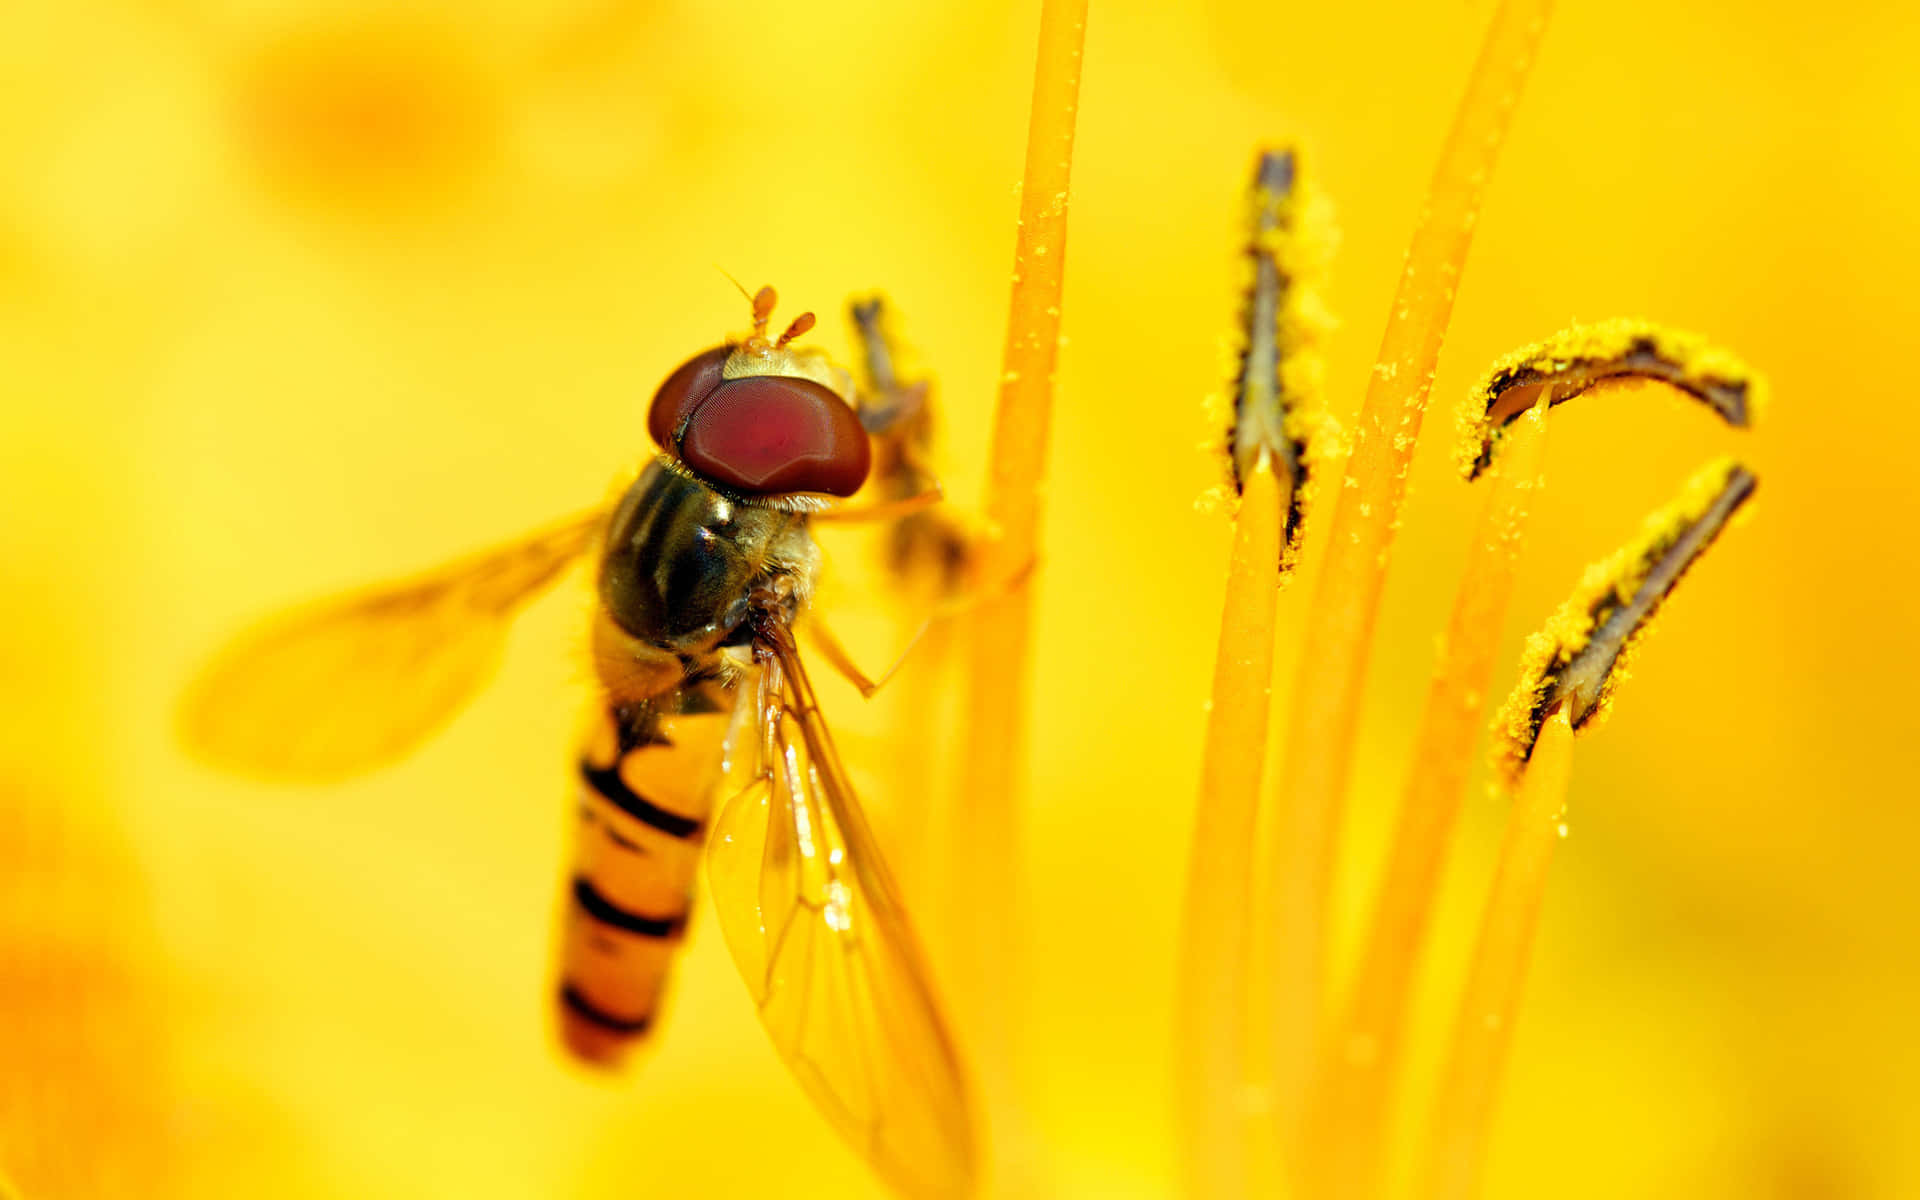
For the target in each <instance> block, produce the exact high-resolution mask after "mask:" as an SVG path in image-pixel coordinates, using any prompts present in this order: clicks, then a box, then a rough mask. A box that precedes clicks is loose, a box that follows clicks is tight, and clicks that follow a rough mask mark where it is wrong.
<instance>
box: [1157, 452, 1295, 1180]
mask: <svg viewBox="0 0 1920 1200" xmlns="http://www.w3.org/2000/svg"><path fill="white" fill-rule="evenodd" d="M1285 503H1286V501H1285V499H1284V498H1283V497H1282V495H1281V491H1280V481H1279V479H1278V478H1277V477H1276V476H1275V475H1274V473H1273V466H1272V461H1271V460H1270V459H1269V458H1268V457H1267V456H1266V455H1264V454H1263V455H1261V457H1260V459H1259V461H1258V463H1257V464H1256V465H1255V467H1254V469H1253V470H1252V471H1251V472H1249V473H1248V475H1247V478H1246V480H1245V481H1244V484H1243V491H1242V494H1241V499H1240V515H1239V518H1238V520H1237V521H1236V523H1235V525H1234V535H1233V557H1232V559H1231V560H1230V562H1229V565H1228V568H1227V598H1226V606H1225V609H1224V611H1223V612H1222V614H1221V617H1220V647H1219V650H1218V651H1217V652H1216V654H1215V657H1214V662H1213V700H1212V704H1211V707H1210V708H1209V710H1208V712H1207V737H1206V748H1205V751H1204V754H1203V757H1202V760H1201V762H1202V766H1201V773H1200V804H1199V808H1198V810H1197V812H1196V813H1195V816H1194V827H1193V849H1192V853H1191V855H1190V857H1189V858H1188V861H1187V897H1186V908H1185V912H1184V919H1183V920H1182V923H1181V924H1182V930H1181V938H1180V942H1181V948H1182V951H1181V952H1182V958H1181V963H1180V973H1179V989H1180V990H1179V999H1178V1002H1177V1007H1176V1009H1175V1017H1176V1021H1177V1026H1176V1031H1175V1042H1176V1044H1175V1055H1174V1058H1175V1062H1176V1064H1177V1066H1176V1071H1177V1078H1176V1081H1175V1083H1176V1086H1177V1088H1178V1104H1179V1122H1180V1130H1181V1136H1182V1138H1183V1142H1184V1145H1183V1152H1184V1155H1185V1166H1186V1178H1187V1194H1188V1195H1190V1196H1195V1197H1207V1198H1208V1200H1235V1198H1237V1197H1240V1196H1244V1195H1246V1194H1247V1139H1246V1128H1245V1116H1246V1109H1245V1105H1244V1104H1243V1103H1242V1097H1243V1096H1244V1094H1245V1091H1246V1065H1247V1064H1246V1044H1245V1043H1246V1017H1247V1012H1246V999H1247V989H1248V978H1247V975H1248V972H1247V960H1248V949H1249V939H1250V936H1251V930H1250V926H1249V918H1250V916H1251V915H1252V911H1253V903H1252V902H1253V869H1254V858H1253V846H1254V830H1255V826H1256V824H1257V820H1258V813H1259V796H1260V770H1261V767H1262V765H1263V763H1264V761H1265V758H1266V744H1267V708H1268V703H1269V699H1270V697H1269V695H1268V692H1269V689H1270V687H1271V684H1272V680H1273V614H1274V603H1275V600H1276V598H1277V597H1278V591H1279V577H1278V567H1279V562H1280V539H1281V526H1282V524H1283V516H1282V513H1283V509H1284V506H1285Z"/></svg>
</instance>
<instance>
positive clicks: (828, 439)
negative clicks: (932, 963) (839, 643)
mask: <svg viewBox="0 0 1920 1200" xmlns="http://www.w3.org/2000/svg"><path fill="white" fill-rule="evenodd" d="M752 303H753V332H752V333H751V334H750V335H749V336H747V337H745V338H741V339H738V340H730V341H728V342H726V343H723V344H722V345H719V346H715V347H713V348H712V349H709V350H705V351H703V352H701V353H699V354H696V355H694V356H693V357H692V358H690V359H688V360H687V361H686V362H685V363H683V364H681V365H680V366H679V367H678V368H677V369H675V370H674V371H673V373H672V374H670V375H669V376H668V377H667V379H666V381H665V382H664V383H662V384H661V385H660V388H659V390H658V391H657V393H656V394H655V395H654V398H653V402H652V406H651V408H650V410H649V413H648V420H647V425H648V430H649V432H650V433H651V434H652V437H653V440H654V442H655V444H656V445H657V446H658V447H659V452H658V453H657V454H656V455H655V456H654V457H653V458H652V459H651V461H649V462H648V463H647V464H646V466H645V467H644V469H643V470H642V471H641V473H640V475H639V477H638V478H637V479H636V480H635V481H634V482H633V483H632V485H631V486H630V487H628V488H627V489H626V491H625V493H624V494H623V495H621V496H620V497H619V498H618V500H617V501H616V502H615V503H613V504H612V505H610V506H608V507H605V508H603V509H599V510H595V511H593V512H590V513H586V514H583V515H581V516H579V517H576V518H574V519H572V520H569V521H566V522H564V523H562V524H560V525H558V526H555V527H553V528H550V529H547V530H544V531H542V532H539V533H536V534H534V535H532V536H529V537H525V538H522V539H520V540H518V541H515V542H512V543H509V544H507V545H505V546H502V547H499V548H497V549H495V550H492V551H490V552H488V553H484V554H480V555H477V556H474V557H471V558H467V559H464V560H461V561H458V562H455V563H452V564H450V565H448V566H445V567H441V568H439V569H437V570H434V571H430V572H428V573H426V574H424V575H421V576H418V577H415V578H412V579H408V580H404V581H400V582H396V583H392V584H388V585H385V586H379V587H375V588H372V589H370V590H368V591H365V592H362V593H359V594H356V595H353V596H350V597H347V598H344V599H339V600H335V601H332V602H325V603H322V604H320V605H318V606H315V607H313V608H311V609H308V610H305V611H302V612H297V613H294V614H292V615H290V616H288V617H285V618H282V619H280V620H279V621H276V622H273V623H271V624H269V625H268V626H266V627H265V628H264V629H263V630H261V631H260V632H258V633H255V634H253V635H251V636H248V637H245V638H242V639H241V640H239V641H238V642H236V643H235V644H234V645H233V646H231V647H230V648H229V649H227V650H226V651H225V652H223V653H222V654H221V656H220V657H219V658H218V659H217V660H216V661H215V662H214V664H213V665H212V666H211V667H210V668H209V670H208V671H207V673H206V674H205V675H204V676H203V677H202V678H201V679H200V680H199V682H198V683H197V684H196V686H195V687H194V689H193V691H192V692H191V694H190V695H189V697H188V700H187V703H186V705H185V707H184V709H183V713H184V720H183V727H184V732H185V736H186V739H187V741H188V743H189V744H190V745H191V746H192V747H194V748H195V749H196V750H198V751H200V752H201V753H202V754H204V755H205V756H207V757H209V758H211V759H213V760H214V761H216V762H218V763H220V764H222V765H226V766H229V767H236V768H239V769H242V770H247V771H251V772H253V773H258V774H268V775H272V776H278V777H281V778H287V777H293V778H303V779H325V778H337V777H340V776H343V775H347V774H351V773H354V772H357V771H360V770H364V769H366V768H369V767H372V766H375V765H378V764H381V763H383V762H386V761H390V760H392V759H394V758H396V757H398V756H400V755H401V754H403V753H405V752H406V751H407V750H409V749H411V748H412V747H414V746H415V745H417V744H418V743H419V742H420V741H421V740H422V739H424V738H425V737H426V736H427V735H428V734H429V733H431V732H433V731H434V730H435V729H436V728H438V727H439V725H440V724H442V723H443V722H444V721H445V720H446V719H448V718H449V717H450V716H451V715H452V713H453V712H454V711H455V709H457V707H458V706H459V705H460V704H461V703H462V702H463V701H465V700H466V699H467V698H468V697H469V696H471V695H472V694H473V692H474V691H476V690H477V689H478V687H479V686H480V685H481V683H482V682H484V680H485V678H486V676H487V674H488V671H489V668H490V667H491V666H492V664H493V661H494V659H495V658H496V657H497V655H498V652H499V649H500V646H501V644H502V641H503V639H504V636H505V632H506V627H507V624H508V622H509V621H510V619H511V618H512V617H513V616H514V615H515V614H516V613H517V611H518V610H520V609H521V608H522V607H523V606H524V605H525V604H526V603H527V602H528V601H529V600H530V599H532V598H533V597H534V596H535V595H536V594H538V593H539V592H540V591H541V590H542V589H543V588H545V587H546V586H547V585H548V584H550V583H552V582H553V581H554V580H555V579H556V578H557V577H558V576H559V575H560V574H561V572H562V571H563V569H564V568H565V567H566V566H567V565H568V564H569V563H571V562H572V561H574V560H575V559H577V558H579V557H581V556H584V555H593V556H595V558H596V560H597V574H596V581H597V603H596V605H595V611H594V615H593V619H592V626H591V629H590V631H589V642H590V646H591V653H592V659H593V664H594V671H595V674H596V676H597V677H598V682H599V690H600V693H601V696H600V703H599V704H598V706H597V709H596V712H597V720H596V721H595V723H594V727H593V729H592V732H591V733H590V734H589V736H588V737H587V739H586V741H585V744H584V745H583V747H582V748H581V752H580V757H579V771H578V780H577V782H576V787H577V789H578V792H577V794H578V809H577V813H578V817H577V825H576V829H575V837H574V851H573V860H572V863H571V865H570V869H569V871H568V874H567V877H566V886H565V895H564V899H563V905H564V909H565V918H564V921H563V928H562V931H561V934H560V950H559V955H558V958H559V964H560V966H559V980H558V985H557V987H556V995H557V1001H558V1020H559V1029H560V1036H561V1040H562V1042H563V1043H564V1044H565V1046H566V1047H567V1049H568V1050H569V1051H570V1052H571V1053H572V1054H573V1055H574V1056H575V1057H577V1058H579V1059H581V1060H584V1061H585V1062H587V1063H590V1064H597V1065H607V1066H611V1065H616V1064H618V1063H619V1062H620V1060H621V1059H622V1058H623V1056H624V1055H625V1054H626V1053H627V1052H628V1051H629V1050H630V1049H631V1048H632V1047H633V1046H634V1045H635V1044H636V1043H638V1042H639V1041H640V1040H641V1039H642V1038H644V1037H645V1035H646V1034H647V1032H648V1031H649V1029H650V1027H651V1026H652V1024H653V1021H654V1018H655V1015H656V1013H657V1011H658V1010H659V1007H660V1002H661V995H662V989H663V985H664V984H665V981H666V978H667V974H668V972H669V969H670V967H671V965H672V961H673V957H674V954H675V952H676V950H677V948H678V946H679V943H680V940H681V938H682V935H683V933H684V930H685V926H686V922H687V918H688V914H689V910H690V906H691V902H692V891H693V881H694V876H695V873H696V868H697V866H698V860H699V857H700V854H699V847H700V845H701V843H702V842H704V843H705V846H706V865H707V874H708V879H709V886H710V888H711V890H712V893H713V898H714V907H715V909H716V911H717V913H718V917H719V921H720V925H721V928H722V931H723V932H724V934H725V937H726V941H727V944H728V947H729V949H730V950H731V952H732V955H733V958H734V961H735V963H736V965H737V966H738V967H739V969H740V972H741V974H742V976H743V977H744V979H745V981H746V984H747V988H748V990H749V992H751V993H752V996H753V999H754V1002H755V1004H756V1006H757V1007H758V1010H759V1014H760V1019H761V1021H762V1023H763V1024H764V1025H765V1027H766V1030H767V1033H768V1034H769V1035H770V1037H771V1038H772V1041H773V1044H774V1046H775V1048H776V1049H777V1050H778V1051H779V1053H780V1055H781V1056H782V1057H783V1058H784V1059H785V1061H786V1063H787V1065H788V1067H789V1068H790V1069H791V1070H792V1071H793V1073H794V1075H795V1076H796V1077H797V1078H798V1079H799V1081H800V1083H801V1084H802V1086H803V1087H804V1088H805V1089H806V1091H807V1092H808V1093H809V1094H810V1096H811V1097H812V1099H813V1101H814V1102H815V1104H816V1105H818V1106H819V1107H820V1109H821V1110H822V1111H823V1112H824V1113H825V1114H826V1116H827V1117H828V1119H829V1120H830V1121H831V1122H832V1123H833V1124H834V1126H835V1127H836V1128H837V1129H838V1130H839V1132H840V1133H841V1135H842V1136H844V1137H845V1138H847V1139H848V1140H849V1141H850V1142H851V1143H852V1144H853V1145H854V1146H855V1148H856V1149H857V1150H859V1151H860V1152H861V1153H862V1154H864V1155H865V1156H866V1158H867V1159H868V1161H869V1162H870V1163H871V1164H872V1165H873V1166H874V1168H875V1169H876V1170H877V1171H878V1172H879V1173H880V1174H881V1175H882V1176H883V1177H884V1178H885V1179H886V1180H887V1181H888V1182H889V1183H890V1184H891V1185H892V1186H894V1187H895V1188H897V1189H899V1190H900V1191H902V1192H904V1193H906V1194H908V1195H912V1196H916V1197H918V1196H928V1197H934V1196H938V1197H959V1196H964V1195H966V1194H967V1193H968V1192H969V1191H970V1190H971V1187H972V1180H973V1170H974V1166H973V1164H974V1147H973V1134H972V1128H971V1123H970V1112H969V1100H968V1096H967V1090H966V1086H965V1082H964V1076H963V1072H962V1069H961V1066H960V1063H959V1058H958V1055H957V1053H956V1051H955V1048H954V1042H953V1039H952V1037H951V1036H950V1034H949V1033H948V1030H947V1027H946V1024H945V1022H944V1020H943V1019H942V1017H941V1014H940V1010H939V1007H938V1004H937V1001H936V999H935V996H934V994H933V990H932V986H931V983H930V979H929V973H928V970H927V967H926V960H925V958H924V956H923V954H922V952H921V950H920V947H919V945H918V943H917V942H916V940H915V937H914V934H913V931H912V929H911V928H910V927H909V925H908V922H907V917H906V914H905V912H904V911H903V909H902V906H901V901H900V896H899V891H898V888H897V887H896V885H895V883H894V881H893V879H892V877H891V875H890V873H889V871H888V868H887V864H886V862H885V861H884V859H883V858H882V856H881V853H880V847H879V845H878V843H877V842H876V840H875V837H874V834H873V832H872V830H871V829H870V828H869V827H868V825H867V822H866V819H865V817H864V816H863V815H862V814H861V811H860V807H859V804H858V803H857V802H856V800H855V797H854V793H853V789H852V787H851V786H850V785H849V783H848V780H847V775H846V772H845V771H844V769H843V768H842V767H841V764H840V760H839V758H838V756H837V755H836V753H835V750H834V746H833V741H832V738H831V736H830V735H829V733H828V730H827V726H826V723H825V722H824V720H823V719H822V717H821V714H820V709H819V706H818V703H817V702H816V700H815V697H814V692H813V687H812V684H811V682H810V681H809V679H808V676H807V673H806V669H805V666H804V664H803V663H802V660H801V657H800V655H799V653H798V652H797V649H796V644H795V637H794V626H795V622H796V621H797V620H799V618H800V617H801V616H802V615H803V614H804V613H805V612H806V610H807V606H808V602H809V599H810V598H811V596H812V594H813V590H814V582H815V576H816V573H817V571H818V568H819V562H820V555H819V551H818V549H817V548H816V547H815V544H814V542H813V538H812V536H811V533H810V525H809V521H810V518H812V517H820V516H827V515H832V514H834V513H836V512H837V513H839V514H843V515H853V514H852V513H851V512H850V511H849V510H846V509H840V510H835V509H833V507H832V506H833V502H834V501H835V500H836V499H841V498H845V497H848V496H851V495H852V494H853V493H854V492H856V491H858V490H859V489H860V488H861V486H862V484H863V482H864V481H865V480H866V479H867V477H868V474H869V470H870V468H871V466H872V463H873V459H874V457H875V454H874V447H873V445H871V444H870V442H874V443H878V445H879V447H880V457H881V459H882V463H881V468H882V469H881V476H882V478H881V481H880V482H881V484H882V485H883V489H884V490H888V491H889V492H890V499H889V500H888V501H886V502H883V503H881V504H880V505H878V506H877V509H876V511H878V510H887V509H900V510H909V511H910V510H913V509H916V508H918V507H920V505H919V504H917V503H916V502H914V501H913V500H912V499H911V498H906V497H901V496H899V495H895V494H891V493H897V492H898V491H899V490H900V486H901V485H902V484H903V482H909V483H910V481H911V479H912V478H914V477H913V476H911V474H910V471H909V468H910V467H912V466H913V464H915V463H916V462H917V448H918V447H919V446H922V445H923V444H924V432H923V431H922V430H923V425H922V424H921V422H923V419H924V412H923V409H922V406H921V404H920V400H921V399H922V398H923V396H924V389H923V388H921V389H915V388H908V387H901V386H899V385H898V384H897V382H896V381H895V380H894V379H893V378H892V372H891V368H890V366H888V363H889V362H890V360H889V359H888V357H887V355H886V352H885V347H884V346H882V345H878V344H877V341H876V339H878V338H879V337H881V336H882V335H881V334H880V331H879V326H878V323H877V315H876V314H875V313H874V312H872V311H870V310H865V306H856V309H855V317H856V321H857V322H858V323H859V325H860V328H861V332H862V335H863V337H865V338H866V339H867V341H868V374H869V376H871V377H873V380H874V382H873V386H871V387H869V388H867V389H865V390H866V391H868V392H872V393H874V394H873V395H860V394H858V393H859V391H860V389H856V387H855V385H854V382H853V379H852V377H851V375H850V374H849V373H848V372H847V371H846V370H844V369H842V368H840V367H838V366H836V365H835V364H834V363H833V362H832V361H831V360H830V359H829V357H828V356H827V355H826V354H825V353H824V352H822V351H820V350H817V349H812V348H802V347H799V346H796V345H795V344H794V343H795V340H796V339H797V338H799V337H800V336H801V335H803V334H804V333H806V332H807V331H808V330H809V329H810V328H811V327H812V325H813V314H811V313H804V314H802V315H801V316H800V317H799V318H797V319H796V320H795V321H794V322H793V323H792V324H791V325H790V326H788V327H787V329H786V331H785V332H784V333H783V334H782V335H781V336H780V337H778V338H772V337H769V336H768V332H767V331H768V322H769V320H770V319H771V316H772V312H773V308H774V304H775V294H774V291H773V289H772V288H762V289H761V290H760V291H759V292H758V293H757V294H756V295H754V296H753V297H752ZM876 368H885V369H884V370H881V369H876ZM929 498H931V497H929ZM296 684H297V686H299V687H300V690H301V694H302V695H304V696H308V697H311V698H312V706H311V708H310V709H309V710H307V711H304V712H302V713H299V714H297V716H294V715H290V714H287V713H286V712H284V711H283V710H282V709H281V708H280V707H279V706H278V703H277V698H278V697H281V696H284V695H285V694H286V689H287V688H288V687H289V686H290V685H296ZM723 792H724V793H727V794H728V795H729V796H730V798H729V799H728V800H727V801H726V803H725V804H724V805H722V806H721V807H720V811H719V812H718V815H717V817H716V816H715V814H714V807H715V804H714V801H715V797H716V796H717V795H720V794H722V793H723Z"/></svg>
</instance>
